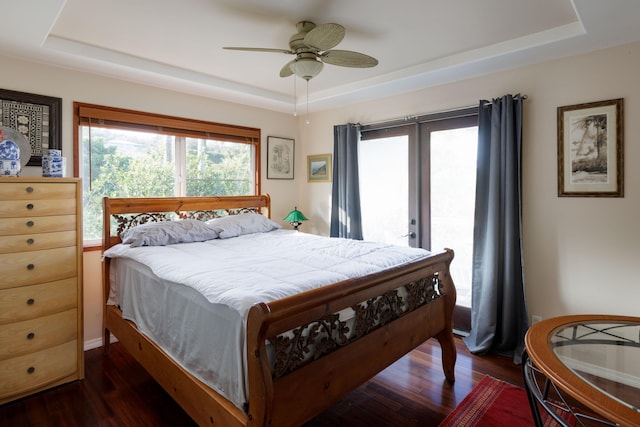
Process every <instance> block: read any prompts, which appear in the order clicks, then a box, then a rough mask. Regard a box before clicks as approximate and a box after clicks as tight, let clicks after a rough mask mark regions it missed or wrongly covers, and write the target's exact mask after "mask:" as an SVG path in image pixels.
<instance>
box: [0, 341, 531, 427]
mask: <svg viewBox="0 0 640 427" xmlns="http://www.w3.org/2000/svg"><path fill="white" fill-rule="evenodd" d="M456 346H457V349H458V360H457V363H456V382H455V384H453V385H450V384H448V383H447V382H446V381H445V379H444V375H443V373H442V366H441V353H440V347H439V345H438V343H437V341H435V340H434V339H431V340H429V341H427V342H426V343H424V344H422V345H421V346H420V347H418V348H417V349H415V350H414V351H412V352H411V353H409V354H408V355H406V356H405V357H403V358H402V359H401V360H399V361H398V362H396V363H394V364H393V365H391V366H390V367H389V368H387V369H386V370H384V371H383V372H381V373H380V374H379V375H377V376H376V377H375V378H373V379H372V380H370V381H369V382H367V383H366V384H364V385H362V386H361V387H360V388H358V389H357V390H355V391H354V392H352V393H351V394H350V395H348V396H347V397H345V398H344V399H343V400H341V401H340V402H338V403H337V404H336V405H334V406H333V407H332V408H330V409H328V410H327V411H325V412H324V413H322V414H320V415H319V416H317V417H316V418H314V419H313V420H311V421H310V422H309V423H308V424H307V425H306V427H329V426H331V427H336V426H343V427H360V426H362V427H365V426H366V427H376V426H385V427H389V426H392V427H405V426H421V427H429V426H437V425H438V424H439V423H440V422H441V421H442V420H443V419H444V417H445V416H446V415H447V414H448V413H449V412H451V411H452V410H453V408H455V407H456V406H457V405H458V403H460V401H462V399H463V398H464V397H465V396H466V395H467V394H468V393H469V392H470V391H471V390H472V389H473V387H474V386H475V385H476V384H477V383H478V382H479V381H480V380H481V379H482V378H483V377H484V376H485V375H491V376H493V377H495V378H499V379H502V380H504V381H507V382H510V383H512V384H516V385H519V386H522V385H523V380H522V375H521V371H520V367H519V366H516V365H514V364H513V362H512V361H511V360H510V359H507V358H505V357H502V356H496V355H489V356H474V355H472V354H470V353H469V352H468V351H467V349H466V347H465V345H464V343H463V342H462V341H461V340H460V339H456ZM85 357H86V360H85V365H86V369H85V379H84V380H83V381H78V382H74V383H71V384H67V385H63V386H60V387H57V388H55V389H52V390H49V391H46V392H43V393H39V394H36V395H33V396H30V397H27V398H24V399H21V400H18V401H15V402H10V403H7V404H5V405H2V406H0V426H11V427H21V426H24V427H28V426H29V427H30V426H34V427H35V426H38V427H41V426H56V427H57V426H127V427H136V426H141V427H142V426H144V427H147V426H154V427H160V426H171V427H174V426H187V427H188V426H194V425H195V424H194V422H193V421H192V420H191V419H190V418H189V416H188V415H187V414H186V413H185V412H184V411H182V409H181V408H180V407H179V406H178V405H177V404H176V403H175V402H174V401H173V400H172V399H171V398H170V397H169V396H168V395H167V394H166V393H165V392H164V391H163V390H162V388H160V386H159V385H158V384H157V383H156V382H155V381H154V380H152V379H151V378H150V377H149V375H147V373H146V372H145V371H144V370H143V369H142V368H141V367H140V365H138V364H137V363H136V362H135V361H134V360H133V359H132V358H131V357H130V356H129V355H128V354H127V353H126V351H125V350H124V349H123V348H122V347H121V346H120V345H119V344H117V343H116V344H114V345H113V346H112V347H111V352H110V354H109V356H107V357H105V356H104V355H103V353H102V349H101V348H98V349H95V350H90V351H87V352H86V353H85ZM523 410H528V407H527V408H523ZM222 427H224V426H222Z"/></svg>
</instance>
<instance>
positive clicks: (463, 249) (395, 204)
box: [359, 109, 478, 332]
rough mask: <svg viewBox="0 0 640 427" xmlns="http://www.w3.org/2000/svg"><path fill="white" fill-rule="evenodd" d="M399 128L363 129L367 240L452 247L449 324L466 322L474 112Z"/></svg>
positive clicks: (362, 176) (464, 329)
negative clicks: (454, 293)
mask: <svg viewBox="0 0 640 427" xmlns="http://www.w3.org/2000/svg"><path fill="white" fill-rule="evenodd" d="M421 119H422V120H416V122H415V123H411V124H404V125H399V126H393V125H391V126H388V127H384V126H377V127H375V128H373V127H367V126H363V127H362V129H361V141H360V152H359V157H360V160H359V163H360V165H359V172H360V196H361V204H362V221H363V234H364V238H365V239H366V240H376V241H383V242H387V243H393V244H399V245H407V246H412V247H421V248H424V249H427V250H432V249H433V250H438V249H442V248H445V247H446V248H451V249H453V250H454V251H455V257H454V260H453V262H452V265H451V275H452V277H453V280H454V282H455V284H456V288H457V290H458V302H457V306H456V312H455V319H454V327H455V329H456V330H459V331H461V332H468V331H469V330H470V327H471V320H470V308H471V267H472V247H473V215H474V206H475V177H476V153H477V141H478V137H477V114H476V110H475V109H473V110H470V109H468V110H464V111H462V112H459V114H457V115H453V114H452V115H451V116H446V117H442V116H438V117H429V116H425V117H423V118H421Z"/></svg>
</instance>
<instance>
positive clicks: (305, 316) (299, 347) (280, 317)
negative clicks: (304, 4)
mask: <svg viewBox="0 0 640 427" xmlns="http://www.w3.org/2000/svg"><path fill="white" fill-rule="evenodd" d="M103 205H104V239H103V251H105V250H107V249H108V248H111V247H112V246H114V245H116V244H118V243H120V242H121V238H120V236H121V234H122V232H123V231H124V230H126V229H127V228H129V227H131V226H133V225H135V224H139V223H144V222H147V221H163V220H168V219H172V217H171V216H172V215H173V218H175V217H179V218H183V219H184V218H195V219H200V220H206V219H208V218H211V217H215V216H218V215H221V214H222V215H233V214H237V213H241V212H246V211H252V212H260V213H262V214H263V215H265V216H267V217H269V215H270V214H269V209H270V199H269V196H266V195H261V196H238V197H236V196H230V197H191V198H129V199H124V198H105V199H104V202H103ZM452 258H453V252H452V251H451V250H445V251H442V252H438V253H431V255H429V256H428V257H424V258H421V259H419V260H418V261H415V262H411V263H409V264H405V265H402V266H399V267H394V268H390V269H386V270H384V271H381V272H378V273H375V274H369V275H365V276H362V277H357V278H354V279H349V280H343V281H341V282H338V283H334V284H331V285H328V286H323V287H320V288H318V289H314V290H311V291H306V292H303V293H300V294H297V295H294V296H290V297H287V298H283V299H279V300H275V301H271V302H268V303H265V302H263V303H258V304H254V305H252V306H251V308H250V309H249V313H248V317H247V319H246V369H247V375H248V381H247V382H248V391H247V394H248V405H247V406H246V407H245V408H244V410H243V409H241V408H239V407H238V406H237V405H234V404H233V403H231V402H230V401H229V400H228V399H226V398H225V397H224V396H223V395H221V394H220V393H218V392H216V391H215V390H214V389H212V388H211V387H208V386H207V385H206V384H204V383H203V382H201V381H200V380H198V379H197V378H196V377H195V376H194V375H192V374H191V373H189V372H188V371H187V370H185V369H184V368H183V367H182V366H181V365H180V364H179V363H177V362H176V361H174V360H173V359H172V358H171V357H169V356H168V355H167V353H166V352H165V351H164V350H163V349H162V348H161V347H160V346H159V345H157V344H156V343H155V342H154V341H153V340H151V339H150V338H149V337H148V336H147V335H145V334H143V333H141V332H140V331H139V330H138V328H137V327H136V325H135V324H134V323H133V322H131V321H128V320H125V319H124V318H123V315H122V312H121V311H120V309H119V308H118V306H117V305H111V304H108V303H107V301H108V299H109V292H110V289H109V287H110V286H109V284H110V277H109V275H110V262H111V260H110V259H109V258H108V257H105V258H104V262H103V288H104V289H103V290H104V301H105V306H104V349H105V352H107V353H108V349H109V342H110V338H111V334H113V335H114V336H115V337H116V338H117V339H118V340H119V341H120V343H121V344H122V345H123V346H124V347H125V348H126V349H127V350H128V352H129V353H131V355H132V356H133V357H134V358H135V359H136V360H137V361H138V362H139V363H140V364H141V365H142V366H143V367H144V368H145V369H146V370H147V371H148V372H149V374H150V375H151V376H153V377H154V379H155V380H156V381H157V382H158V383H159V384H160V385H161V386H162V387H163V388H164V389H165V390H166V391H167V393H169V394H170V395H171V396H172V397H173V399H175V400H176V402H178V403H179V404H180V405H181V406H182V407H183V408H184V410H185V411H186V412H187V413H188V414H189V415H190V416H191V417H192V418H193V419H194V420H195V421H196V422H197V423H198V424H199V425H202V426H205V425H209V426H224V427H236V426H277V427H286V426H299V425H301V424H303V423H304V422H306V421H308V420H310V419H312V418H313V417H314V416H316V415H317V414H319V413H321V412H322V411H324V410H325V409H327V408H329V407H330V406H332V405H333V404H334V403H336V402H337V401H338V400H339V399H341V398H343V397H344V396H346V395H347V394H348V393H350V392H351V391H353V390H354V389H356V388H357V387H358V386H360V385H361V384H363V383H365V382H366V381H367V380H369V379H370V378H372V377H374V376H375V375H376V374H377V373H379V372H380V371H381V370H383V369H384V368H386V367H387V366H389V365H390V364H392V363H393V362H395V361H396V360H398V359H400V358H401V357H402V356H404V355H405V354H407V353H408V352H410V351H411V350H412V349H414V348H415V347H417V346H418V345H420V344H421V343H423V342H424V341H426V340H427V339H429V338H431V337H435V338H436V339H437V340H438V341H439V343H440V345H441V347H442V355H443V357H442V364H443V370H444V374H445V377H446V379H447V380H448V381H449V382H453V381H454V365H455V361H456V350H455V344H454V341H453V332H452V315H453V309H454V306H455V300H456V291H455V287H454V284H453V281H452V279H451V277H450V274H449V265H450V263H451V260H452ZM400 288H402V289H404V291H405V292H406V293H405V294H403V295H407V297H406V298H402V299H401V300H400V301H399V300H398V298H397V292H396V290H397V289H400ZM349 308H353V309H354V311H355V312H357V313H361V314H362V316H366V317H367V319H366V322H363V323H364V324H366V327H364V328H363V329H362V330H361V331H360V332H359V333H358V335H357V337H355V338H353V337H351V338H349V339H341V338H340V336H341V334H335V336H334V337H333V338H331V337H329V338H330V339H329V340H327V337H326V336H325V337H324V338H323V339H322V340H321V341H318V342H315V343H314V342H313V339H314V335H315V334H314V333H313V332H309V331H317V330H318V329H321V328H327V327H328V328H332V327H334V328H336V329H340V328H341V327H344V325H340V322H339V321H338V320H337V317H335V316H334V314H335V313H339V312H341V311H342V310H344V309H349ZM327 325H329V326H327ZM300 331H307V333H306V335H305V336H304V339H301V340H300V341H298V342H296V343H295V345H294V343H293V340H291V339H290V337H291V336H292V334H293V335H294V336H298V337H300V335H296V333H297V332H300ZM318 339H320V338H318ZM277 342H280V343H282V342H285V343H286V342H288V343H289V344H290V345H286V346H285V347H281V348H280V351H278V352H277V360H276V362H275V367H274V363H273V361H271V362H270V360H269V359H268V354H267V353H268V351H267V347H268V346H269V345H271V344H273V343H277ZM310 345H312V346H315V347H318V348H319V347H322V348H323V349H324V351H322V352H320V354H319V355H318V356H317V357H315V358H312V359H311V360H305V361H304V362H301V358H300V354H301V353H304V352H307V351H308V346H310ZM316 353H317V352H316Z"/></svg>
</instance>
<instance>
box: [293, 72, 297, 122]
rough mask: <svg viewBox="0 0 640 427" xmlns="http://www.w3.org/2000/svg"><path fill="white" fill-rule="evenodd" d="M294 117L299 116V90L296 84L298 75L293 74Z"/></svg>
mask: <svg viewBox="0 0 640 427" xmlns="http://www.w3.org/2000/svg"><path fill="white" fill-rule="evenodd" d="M293 117H298V91H297V86H296V76H293Z"/></svg>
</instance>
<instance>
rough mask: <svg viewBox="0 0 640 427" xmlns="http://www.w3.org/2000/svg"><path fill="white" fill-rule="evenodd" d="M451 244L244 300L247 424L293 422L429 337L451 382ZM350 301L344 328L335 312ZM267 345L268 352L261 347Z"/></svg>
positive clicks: (453, 354)
mask: <svg viewBox="0 0 640 427" xmlns="http://www.w3.org/2000/svg"><path fill="white" fill-rule="evenodd" d="M452 259H453V251H451V250H446V251H444V252H441V253H438V254H434V255H432V256H430V257H429V258H426V259H423V260H421V261H418V262H416V263H413V264H410V265H408V266H403V267H399V268H395V269H392V270H387V271H385V272H382V273H380V274H377V275H374V276H368V277H366V278H359V279H354V280H348V281H345V282H342V283H339V284H336V285H333V286H331V287H328V288H320V289H317V290H314V291H310V292H306V293H304V294H301V295H296V296H293V297H290V298H286V299H282V300H279V301H275V302H273V303H269V304H265V303H262V304H258V305H255V306H254V307H252V309H251V311H250V313H249V319H248V323H247V339H248V344H247V352H248V369H249V381H250V383H249V402H250V404H249V425H260V426H263V425H264V426H267V425H277V426H296V425H300V424H303V423H304V422H306V421H308V420H309V419H311V418H312V417H313V416H314V415H316V414H318V413H320V412H322V411H323V410H325V409H327V408H329V407H330V406H331V405H333V404H334V403H335V402H337V401H338V400H339V399H341V398H343V397H344V396H346V395H347V394H348V393H349V392H351V391H352V390H354V389H355V388H357V387H358V386H359V385H361V384H363V383H364V382H366V381H367V380H369V379H370V378H372V377H373V376H375V375H376V374H377V373H378V372H380V371H382V370H383V369H384V368H386V367H387V366H389V365H390V364H392V363H393V362H395V361H396V360H398V359H400V358H401V357H402V356H403V355H405V354H407V353H408V352H409V351H411V350H412V349H414V348H415V347H417V346H418V345H420V344H421V343H423V342H424V341H426V340H427V339H429V338H431V337H435V338H436V339H437V340H438V341H439V342H440V345H441V347H442V353H443V358H442V363H443V370H444V375H445V378H446V379H447V380H448V381H449V382H453V381H454V367H455V361H456V350H455V343H454V341H453V324H452V318H453V309H454V307H455V300H456V291H455V286H454V285H453V282H452V280H451V277H450V275H449V265H450V263H451V260H452ZM345 308H352V309H353V311H354V312H355V314H356V317H355V319H356V320H355V324H354V325H353V326H352V327H351V328H349V327H348V326H347V325H346V323H345V322H344V321H341V320H340V317H339V315H338V313H339V312H340V311H341V310H344V309H345ZM350 329H354V330H350ZM269 345H271V346H273V348H275V355H273V356H272V357H271V360H270V358H269V356H268V349H267V347H268V346H269Z"/></svg>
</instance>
